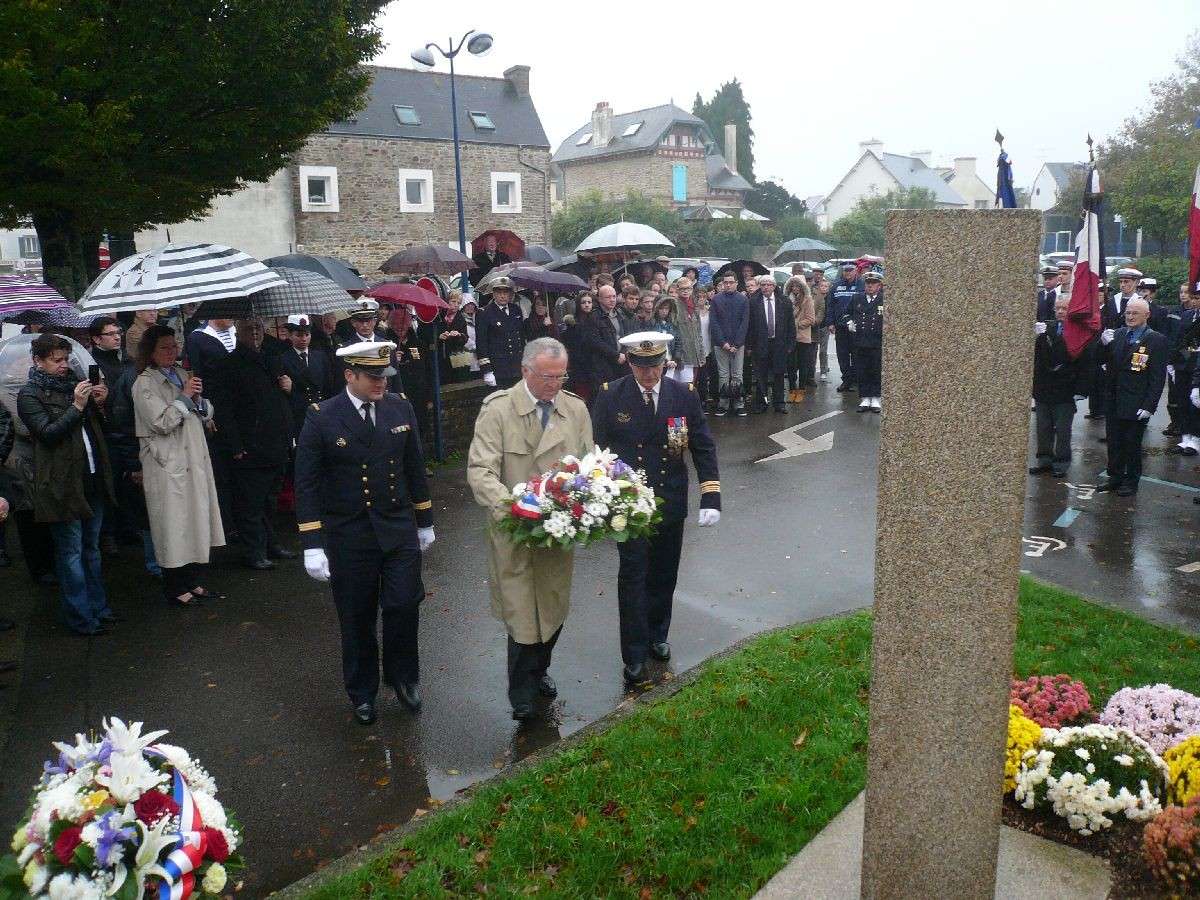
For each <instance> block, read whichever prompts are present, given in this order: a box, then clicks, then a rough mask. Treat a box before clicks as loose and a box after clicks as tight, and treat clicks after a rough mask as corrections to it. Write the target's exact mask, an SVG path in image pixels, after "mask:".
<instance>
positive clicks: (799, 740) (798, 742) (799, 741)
mask: <svg viewBox="0 0 1200 900" xmlns="http://www.w3.org/2000/svg"><path fill="white" fill-rule="evenodd" d="M807 740H808V729H807V728H805V729H804V730H803V731H802V732H800V734H798V735H797V736H796V739H795V740H794V741H792V746H793V747H795V748H796V749H797V750H799V749H800V748H801V747H803V746H804V742H805V741H807Z"/></svg>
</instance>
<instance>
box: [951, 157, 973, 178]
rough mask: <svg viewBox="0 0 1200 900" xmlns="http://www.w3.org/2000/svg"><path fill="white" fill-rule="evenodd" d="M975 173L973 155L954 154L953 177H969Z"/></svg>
mask: <svg viewBox="0 0 1200 900" xmlns="http://www.w3.org/2000/svg"><path fill="white" fill-rule="evenodd" d="M974 174H975V157H974V156H956V157H954V177H955V178H970V177H972V176H973V175H974Z"/></svg>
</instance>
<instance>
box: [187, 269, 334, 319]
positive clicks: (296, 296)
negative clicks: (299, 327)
mask: <svg viewBox="0 0 1200 900" xmlns="http://www.w3.org/2000/svg"><path fill="white" fill-rule="evenodd" d="M268 271H269V272H271V273H272V274H273V275H275V276H276V277H278V278H279V280H280V284H279V286H277V287H270V288H267V289H266V290H265V291H257V292H256V293H254V294H251V295H250V296H249V297H231V298H226V299H223V300H206V301H205V302H204V303H201V304H200V306H199V308H197V310H196V313H195V315H196V318H198V319H244V318H246V317H248V316H291V315H298V314H300V313H305V314H307V315H310V316H323V315H325V314H326V313H336V312H344V311H345V310H347V309H350V308H351V307H352V306H354V298H353V297H351V296H350V295H349V294H347V293H346V291H345V289H344V288H340V287H338V286H337V284H335V283H334V282H333V281H331V280H330V279H328V278H326V277H325V276H324V275H318V274H317V273H316V272H309V271H306V270H304V269H290V268H287V267H286V266H277V267H275V268H272V269H269V270H268Z"/></svg>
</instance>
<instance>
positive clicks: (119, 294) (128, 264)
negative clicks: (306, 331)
mask: <svg viewBox="0 0 1200 900" xmlns="http://www.w3.org/2000/svg"><path fill="white" fill-rule="evenodd" d="M285 284H286V282H285V281H284V280H283V278H281V277H280V276H279V274H278V273H277V272H273V271H271V270H270V269H268V268H267V267H266V266H264V265H263V264H262V263H260V262H259V261H258V260H257V259H255V258H254V257H252V256H249V255H247V254H245V253H243V252H242V251H241V250H235V249H233V248H232V247H226V246H224V245H222V244H167V245H166V246H165V247H158V248H156V249H154V250H146V251H143V252H141V253H135V254H134V255H133V256H127V257H125V258H124V259H122V260H119V261H118V262H115V263H113V265H111V266H110V267H109V268H108V269H106V270H105V271H104V272H103V273H102V274H101V275H100V277H99V278H97V279H96V280H95V281H93V282H92V283H91V285H90V286H89V287H88V289H87V290H86V291H84V294H83V296H82V297H81V298H80V299H79V309H80V311H81V312H85V313H114V312H131V311H134V310H139V309H166V308H168V307H171V306H181V305H182V304H184V303H202V302H204V301H205V300H220V299H223V298H226V297H248V296H250V295H251V294H253V293H256V292H258V291H262V290H265V289H266V288H270V287H282V286H283V285H285Z"/></svg>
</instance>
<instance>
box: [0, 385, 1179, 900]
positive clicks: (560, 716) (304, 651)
mask: <svg viewBox="0 0 1200 900" xmlns="http://www.w3.org/2000/svg"><path fill="white" fill-rule="evenodd" d="M835 383H836V382H830V383H829V384H827V385H822V386H820V387H819V388H818V389H817V390H816V391H815V392H812V393H811V394H810V396H809V399H808V400H807V401H806V402H805V403H804V404H802V405H799V406H793V407H789V412H788V414H787V415H776V414H774V413H767V414H764V415H758V416H751V417H749V418H748V419H741V420H736V419H717V420H714V421H713V430H714V433H715V435H716V437H717V442H718V445H719V449H720V461H721V482H722V487H723V504H724V515H723V518H722V520H721V523H720V525H718V526H717V527H716V528H712V529H704V530H703V531H701V530H700V529H698V528H696V527H695V525H694V521H693V522H692V524H691V525H689V527H688V530H687V532H686V535H685V544H684V557H683V564H682V567H681V573H680V582H679V589H678V593H677V595H676V604H675V616H674V622H673V627H672V646H673V649H674V659H673V660H672V662H671V663H670V665H671V667H673V668H674V669H675V670H676V671H680V670H683V669H686V668H688V667H691V666H693V665H695V664H696V663H698V662H700V661H701V660H703V659H704V658H705V657H707V656H709V655H711V654H712V653H715V652H717V651H718V650H720V649H722V648H724V647H726V646H728V645H730V644H731V643H733V642H735V641H737V640H739V639H740V638H742V637H744V636H746V635H747V634H751V633H754V632H757V631H761V630H763V629H767V628H771V627H774V626H777V625H783V624H788V623H793V622H798V621H803V620H806V619H810V618H814V617H817V616H822V615H826V614H829V613H833V612H838V611H843V610H849V609H854V608H857V607H861V606H864V605H866V604H868V603H869V602H870V600H871V593H872V582H873V574H872V573H873V568H874V550H873V533H874V520H875V470H876V449H877V443H878V430H879V421H880V420H879V417H878V416H873V415H870V414H860V413H858V412H856V411H855V405H856V400H857V398H856V397H853V395H850V396H848V397H847V398H846V399H844V400H843V399H842V397H841V395H838V394H836V393H835V391H834V384H835ZM829 414H831V415H829ZM820 416H827V417H826V418H824V419H823V420H821V421H818V422H814V423H812V424H810V425H808V426H806V427H805V428H803V429H802V430H801V431H800V435H801V436H803V437H805V438H807V439H813V438H818V437H820V436H821V435H822V434H825V433H827V432H830V431H832V432H833V433H834V439H833V447H832V449H831V450H827V451H823V452H815V453H811V454H806V455H800V456H795V457H792V458H788V459H780V460H774V461H770V462H764V463H758V462H756V460H759V459H761V458H763V457H765V456H767V455H769V454H771V453H774V452H776V451H778V450H780V449H781V448H780V446H779V445H778V444H776V443H775V442H773V441H771V440H770V439H769V437H768V436H769V435H770V434H772V433H773V432H777V431H780V430H781V429H784V428H787V427H789V426H794V425H797V424H799V423H802V422H806V421H809V420H811V419H814V418H817V417H820ZM1160 417H1161V414H1160ZM961 427H963V428H966V427H969V423H962V424H961ZM1161 428H1162V425H1161V424H1159V423H1158V419H1156V420H1155V422H1154V423H1153V424H1152V427H1151V431H1150V434H1151V435H1153V437H1152V438H1151V439H1150V440H1148V442H1147V443H1148V445H1151V446H1152V447H1157V446H1165V445H1166V444H1167V439H1166V438H1160V437H1158V432H1159V431H1160V430H1161ZM1099 433H1101V428H1100V426H1095V425H1091V424H1090V423H1084V421H1083V419H1082V417H1080V419H1079V420H1078V423H1077V431H1076V439H1075V443H1076V446H1077V448H1078V452H1077V454H1076V456H1077V459H1076V464H1075V466H1074V468H1073V469H1072V471H1071V475H1070V478H1069V481H1070V484H1071V485H1074V487H1071V486H1068V485H1067V484H1066V483H1063V482H1057V481H1054V480H1052V479H1049V478H1045V477H1042V478H1038V479H1030V484H1029V488H1028V490H1029V494H1028V497H1029V499H1028V502H1027V514H1026V526H1025V534H1024V536H1025V537H1026V538H1029V539H1030V542H1029V543H1027V556H1026V557H1025V560H1024V561H1025V564H1026V569H1027V570H1028V571H1030V572H1032V573H1033V574H1035V575H1037V576H1039V577H1041V578H1044V579H1046V580H1049V581H1053V582H1056V583H1059V584H1062V585H1064V586H1066V587H1069V588H1071V589H1073V590H1077V591H1080V592H1082V593H1085V594H1089V595H1091V596H1094V597H1097V598H1098V599H1100V600H1102V601H1104V602H1109V603H1113V604H1116V605H1120V606H1123V607H1125V608H1128V609H1131V610H1134V611H1136V612H1138V613H1140V614H1143V615H1145V616H1147V617H1148V618H1153V619H1155V620H1158V621H1164V622H1169V623H1172V624H1177V625H1180V626H1182V627H1186V628H1189V629H1192V630H1197V631H1200V615H1198V614H1197V612H1196V610H1195V608H1194V605H1195V603H1196V598H1197V597H1200V591H1198V588H1200V572H1192V573H1185V572H1180V571H1177V567H1179V566H1185V565H1186V564H1187V563H1190V562H1195V561H1198V560H1200V549H1198V548H1200V541H1198V540H1197V538H1198V534H1197V523H1198V522H1200V507H1197V506H1194V505H1192V503H1191V498H1192V497H1195V496H1200V469H1198V467H1197V466H1195V465H1192V464H1191V461H1189V460H1185V459H1182V458H1180V457H1167V456H1163V455H1160V454H1156V453H1155V452H1154V451H1153V449H1152V450H1151V455H1150V456H1149V457H1148V459H1147V466H1146V474H1147V475H1149V476H1152V477H1155V478H1157V479H1160V480H1161V482H1162V483H1161V484H1158V483H1151V482H1144V483H1143V488H1142V491H1141V493H1140V495H1139V496H1138V497H1137V498H1136V499H1134V500H1121V499H1118V498H1116V497H1111V496H1107V495H1095V496H1093V497H1090V499H1089V498H1088V491H1087V489H1086V487H1084V485H1087V484H1094V483H1095V481H1096V478H1095V475H1096V473H1097V472H1099V471H1100V470H1101V469H1102V468H1103V455H1102V445H1100V444H1098V443H1097V442H1096V441H1095V435H1097V434H1099ZM947 438H948V439H951V440H952V439H953V434H952V433H951V434H948V435H947ZM462 474H463V473H462V469H461V467H458V468H448V469H444V470H442V471H440V472H439V474H438V476H437V477H436V478H435V479H434V482H433V483H434V501H435V507H434V508H435V516H436V527H437V533H438V541H437V543H436V544H435V545H434V547H433V549H432V550H431V551H430V553H429V554H428V555H427V558H426V571H425V584H426V588H427V590H428V591H429V592H430V593H429V596H428V597H427V599H426V602H425V605H424V607H423V615H422V623H421V631H422V636H421V647H422V654H423V656H422V671H423V678H422V687H423V690H424V693H425V709H424V711H423V712H422V713H420V715H419V716H416V717H414V716H412V715H410V714H409V713H407V712H406V711H405V710H404V709H403V708H402V707H401V706H400V705H399V703H398V702H397V701H396V699H395V697H394V696H391V695H387V696H385V697H382V698H381V699H382V703H381V709H380V718H379V722H378V723H377V724H376V725H375V726H374V727H373V728H370V729H364V728H361V727H359V726H357V725H356V724H355V723H354V722H353V720H352V717H351V714H350V708H349V704H348V702H347V700H346V698H345V695H344V693H343V691H342V687H341V680H340V673H339V656H338V650H337V647H338V644H337V625H336V620H335V616H334V612H333V607H332V603H331V601H330V599H329V597H328V594H327V592H326V589H325V588H324V587H323V586H321V585H318V584H316V583H315V582H312V581H311V580H309V579H308V578H307V577H306V576H305V574H304V572H303V568H302V566H301V565H300V563H299V562H298V561H295V562H289V563H284V564H282V565H281V568H280V570H278V571H276V572H273V573H266V574H260V573H256V572H255V573H252V572H250V571H249V570H246V569H240V568H238V567H237V565H236V560H235V559H234V558H233V557H232V555H231V554H228V553H222V554H221V555H220V556H218V557H217V560H216V564H215V565H214V566H213V571H212V572H211V577H210V578H209V579H208V580H209V582H210V585H211V586H212V587H214V588H216V589H219V590H222V591H224V592H226V593H227V594H228V595H229V599H228V600H226V601H223V602H221V603H219V604H214V605H212V606H210V607H208V608H205V609H194V610H189V609H184V610H180V609H177V608H173V607H167V606H166V605H164V604H163V603H162V602H161V601H160V600H159V599H158V585H157V582H155V583H153V584H150V583H148V581H149V580H148V579H144V578H142V577H141V576H140V567H139V566H138V564H137V559H136V557H135V554H134V553H133V552H132V550H129V549H127V550H126V551H125V552H124V553H123V554H122V555H121V556H120V557H117V558H115V559H111V560H110V561H109V562H108V563H106V565H107V569H106V573H107V577H108V581H109V584H110V587H111V590H110V596H111V597H112V598H113V605H114V607H115V608H116V609H117V611H118V612H119V613H120V614H121V615H123V616H125V618H126V621H125V623H123V624H122V625H120V626H118V629H117V631H116V633H114V634H113V635H110V636H107V637H103V638H97V639H91V640H84V639H78V638H73V637H69V636H67V635H66V634H65V633H64V632H63V631H62V630H61V629H59V627H58V626H57V625H56V624H55V621H54V609H55V607H56V605H57V599H56V596H55V593H54V591H53V590H47V589H45V588H40V589H35V588H33V587H32V586H31V585H30V584H29V582H28V580H27V579H26V578H25V574H24V570H23V569H22V568H21V567H20V566H19V565H17V566H14V568H12V569H8V570H5V571H4V572H3V574H0V584H2V585H3V588H4V590H3V594H4V596H5V598H6V599H7V598H10V597H11V598H13V600H15V605H16V607H17V610H18V613H20V614H22V615H24V616H27V618H28V624H27V627H26V630H25V632H24V638H25V640H24V647H23V660H22V671H21V683H20V688H19V690H9V691H3V692H2V693H3V694H4V695H5V696H4V698H3V700H4V701H5V702H6V703H7V704H8V713H9V715H8V725H9V728H8V740H7V744H6V746H5V748H4V752H3V757H2V760H0V761H2V766H0V773H2V778H3V780H2V781H0V821H2V822H6V823H10V824H11V823H13V822H15V820H16V819H17V817H18V816H19V815H20V814H21V812H22V811H23V807H24V803H25V801H26V798H27V790H28V788H29V786H30V784H31V783H32V782H33V780H34V779H35V777H36V775H37V774H38V773H39V772H40V768H41V761H42V760H43V759H45V758H46V757H47V755H48V752H49V750H50V746H49V745H50V741H52V740H61V739H65V738H67V737H69V736H70V735H72V734H73V733H74V732H75V731H77V730H83V729H86V728H89V727H94V726H96V725H98V723H99V721H100V718H101V717H102V716H104V715H111V714H115V715H119V716H122V717H123V718H126V719H135V720H144V721H146V722H147V724H148V725H149V726H150V727H169V728H170V729H171V732H172V734H171V736H170V738H168V740H170V741H172V742H174V743H178V744H181V745H183V746H185V747H187V748H188V749H189V750H190V751H191V752H193V753H194V754H195V755H196V756H198V757H199V758H200V759H201V760H202V761H203V762H204V764H205V765H206V766H207V767H208V768H209V769H210V770H211V771H212V772H213V773H214V775H216V777H217V778H218V783H219V784H220V786H221V792H222V796H223V799H224V800H225V802H226V803H227V804H228V805H229V806H230V807H231V808H233V809H235V810H236V811H237V813H238V814H239V816H240V818H241V820H242V822H243V824H244V826H245V829H246V834H247V841H246V847H245V849H246V853H247V856H248V858H249V860H250V862H251V865H250V868H249V870H248V875H247V882H246V891H247V893H248V894H249V895H250V896H259V895H262V894H264V893H266V892H268V891H270V890H271V889H274V888H278V887H280V886H282V885H284V884H286V883H288V882H290V881H292V880H294V879H296V878H298V877H300V876H302V875H304V874H306V873H308V872H309V871H311V870H313V869H314V868H316V867H317V866H319V865H320V864H321V863H322V862H324V861H327V860H329V859H332V858H334V857H336V856H339V855H341V854H342V853H344V852H346V851H348V850H350V849H352V848H353V847H355V846H358V845H361V844H362V843H364V842H365V841H366V840H368V839H370V838H371V837H372V836H373V835H375V834H376V833H378V832H380V831H384V830H387V829H389V828H392V827H394V826H396V825H398V824H401V823H403V822H405V821H407V820H408V819H409V818H411V816H412V814H413V811H414V810H415V809H417V808H418V807H421V806H423V805H425V802H426V798H429V797H433V798H435V799H446V798H448V797H450V796H452V795H453V794H454V792H455V791H456V790H458V789H460V788H463V787H465V786H466V785H469V784H471V783H472V782H474V781H477V780H479V779H481V778H485V777H487V776H490V775H492V774H494V772H495V771H496V770H498V769H501V768H503V767H504V766H505V765H506V764H508V763H509V762H511V761H512V760H514V759H517V758H520V757H521V756H523V755H526V754H527V753H529V752H531V751H532V750H534V749H536V748H539V747H542V746H545V745H546V744H548V743H550V742H553V741H554V740H556V739H557V738H558V737H560V736H562V735H566V734H569V733H571V732H572V731H574V730H576V729H578V728H580V727H582V726H583V725H585V724H586V723H588V722H590V721H592V720H594V719H596V718H597V717H599V716H601V715H603V714H605V713H607V712H608V711H610V710H611V709H612V708H613V707H614V706H615V705H617V704H618V703H619V702H620V701H621V699H622V697H623V696H624V694H623V691H622V685H621V680H620V655H619V647H618V642H617V613H616V594H615V592H616V551H615V549H614V548H613V547H612V546H608V545H601V546H598V547H593V548H591V549H589V550H587V551H585V552H582V553H580V554H578V556H577V562H576V571H575V581H574V593H573V598H572V611H571V615H570V617H569V618H568V620H567V624H566V627H565V629H564V631H563V635H562V638H561V639H560V641H559V644H558V648H557V649H556V651H555V656H554V664H553V666H552V668H551V673H552V674H553V675H554V676H555V678H556V679H557V681H558V685H559V699H558V700H557V701H556V703H555V704H554V706H553V707H552V709H551V711H550V714H549V716H548V718H547V720H546V721H545V722H544V723H542V724H538V725H535V726H533V727H525V728H517V727H516V726H515V724H514V723H513V722H512V721H511V719H510V718H509V709H508V704H507V701H506V697H505V675H504V632H503V629H502V627H501V626H500V625H499V624H498V623H497V622H496V621H494V620H493V619H492V618H491V615H490V613H489V611H488V600H487V590H486V585H485V583H484V578H485V559H484V556H483V549H482V548H483V542H482V529H483V516H482V514H481V511H479V510H478V509H477V508H476V507H474V505H473V503H472V501H471V499H470V496H469V493H468V491H467V489H466V485H465V483H464V480H463V477H462ZM693 489H694V485H693ZM693 503H694V499H693ZM1068 509H1073V510H1078V512H1076V513H1073V514H1072V513H1069V512H1068V513H1066V515H1064V512H1065V511H1066V510H1068ZM1135 512H1136V514H1134V513H1135ZM692 515H693V519H694V516H695V513H694V512H693V514H692ZM1068 520H1071V521H1070V522H1069V524H1068ZM1055 523H1057V524H1055ZM1047 539H1053V540H1047ZM14 542H15V541H14ZM1060 542H1061V544H1062V546H1061V547H1060V546H1059V543H1060ZM1039 547H1040V548H1042V549H1041V550H1040V555H1034V556H1031V555H1028V554H1033V553H1038V549H1039ZM947 552H948V553H951V552H954V548H953V547H952V546H951V547H947ZM931 564H936V561H933V562H932V563H931ZM6 605H7V604H6ZM7 640H8V642H9V643H6V642H0V656H2V655H3V654H4V652H5V648H6V646H15V645H14V644H12V643H11V641H12V639H11V638H9V639H7Z"/></svg>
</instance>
